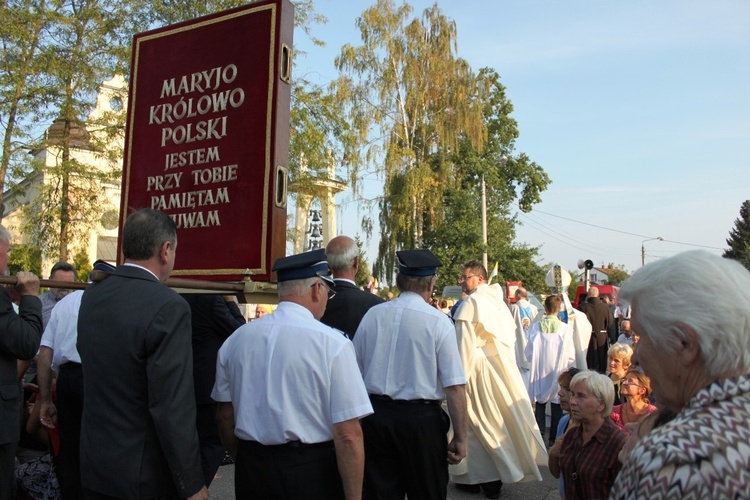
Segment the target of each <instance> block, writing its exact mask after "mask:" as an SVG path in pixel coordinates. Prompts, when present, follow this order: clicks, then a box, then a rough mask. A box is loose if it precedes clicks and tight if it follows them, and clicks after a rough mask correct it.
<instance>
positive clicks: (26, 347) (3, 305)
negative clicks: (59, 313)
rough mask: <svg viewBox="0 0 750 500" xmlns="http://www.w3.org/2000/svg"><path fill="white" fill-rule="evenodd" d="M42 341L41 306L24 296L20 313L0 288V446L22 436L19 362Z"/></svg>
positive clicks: (32, 353) (38, 301)
mask: <svg viewBox="0 0 750 500" xmlns="http://www.w3.org/2000/svg"><path fill="white" fill-rule="evenodd" d="M41 340H42V303H41V301H40V300H39V297H35V296H33V295H23V296H22V297H21V305H20V307H19V313H18V314H16V312H15V311H14V310H13V303H12V302H11V300H10V297H9V296H8V292H7V291H5V288H3V287H0V422H2V423H0V444H7V443H12V442H14V441H18V438H19V437H20V433H21V386H20V384H19V383H18V365H17V362H18V360H19V359H31V358H33V357H34V356H36V352H37V351H38V350H39V342H40V341H41Z"/></svg>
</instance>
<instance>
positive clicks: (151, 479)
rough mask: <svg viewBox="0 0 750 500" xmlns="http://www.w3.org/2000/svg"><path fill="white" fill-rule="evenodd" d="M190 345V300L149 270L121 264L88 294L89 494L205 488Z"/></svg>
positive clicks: (84, 448)
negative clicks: (197, 430) (90, 491)
mask: <svg viewBox="0 0 750 500" xmlns="http://www.w3.org/2000/svg"><path fill="white" fill-rule="evenodd" d="M190 338H191V329H190V307H189V306H188V304H187V302H185V300H184V299H183V298H182V297H180V296H179V295H178V294H177V293H176V292H174V291H173V290H171V289H169V288H168V287H166V286H165V285H164V284H162V283H160V282H159V280H158V279H157V278H156V277H155V276H153V275H152V274H151V273H149V272H148V271H147V270H145V269H142V268H139V267H133V266H119V267H118V268H117V269H115V271H114V272H113V273H112V275H111V276H110V277H109V278H107V279H105V280H104V281H101V282H99V283H95V284H92V285H90V286H89V287H88V288H87V289H86V291H85V292H84V294H83V298H82V299H81V308H80V312H79V316H78V352H79V353H80V355H81V364H82V365H83V381H84V384H83V385H84V407H83V420H82V424H81V480H82V481H81V482H82V485H83V487H84V488H86V489H89V490H92V491H94V492H97V493H102V494H105V495H110V496H113V497H118V498H153V497H158V496H174V495H179V496H180V497H181V498H185V497H188V496H190V495H193V494H194V493H197V492H198V491H199V490H200V488H201V487H203V485H204V481H203V472H202V469H201V462H200V451H199V447H198V435H197V432H196V429H195V413H196V412H195V395H194V394H193V373H192V372H193V363H192V348H191V341H190ZM170 478H171V479H172V480H171V481H170V480H169V479H170Z"/></svg>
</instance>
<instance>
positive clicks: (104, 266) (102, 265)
mask: <svg viewBox="0 0 750 500" xmlns="http://www.w3.org/2000/svg"><path fill="white" fill-rule="evenodd" d="M93 269H96V270H97V271H104V272H107V273H111V272H114V270H115V266H113V265H112V264H110V263H109V262H107V261H104V260H101V259H99V260H97V261H96V262H94V267H93Z"/></svg>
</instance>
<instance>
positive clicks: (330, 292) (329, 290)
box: [310, 280, 336, 300]
mask: <svg viewBox="0 0 750 500" xmlns="http://www.w3.org/2000/svg"><path fill="white" fill-rule="evenodd" d="M315 285H322V286H324V287H326V290H328V300H331V299H332V298H334V297H335V296H336V292H334V291H333V288H331V287H330V285H328V284H327V283H326V282H325V281H322V280H321V281H318V282H317V283H313V284H312V285H310V288H312V287H314V286H315Z"/></svg>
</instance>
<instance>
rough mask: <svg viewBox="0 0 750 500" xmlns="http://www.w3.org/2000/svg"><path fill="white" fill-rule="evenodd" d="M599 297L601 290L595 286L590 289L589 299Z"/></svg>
mask: <svg viewBox="0 0 750 500" xmlns="http://www.w3.org/2000/svg"><path fill="white" fill-rule="evenodd" d="M598 296H599V289H598V288H596V287H595V286H592V287H591V288H589V297H598Z"/></svg>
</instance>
